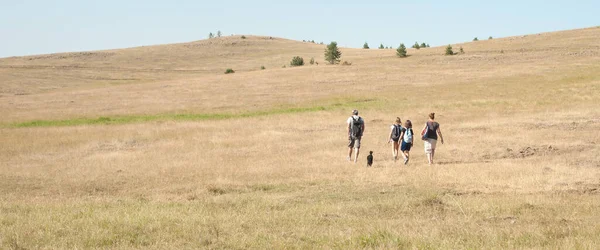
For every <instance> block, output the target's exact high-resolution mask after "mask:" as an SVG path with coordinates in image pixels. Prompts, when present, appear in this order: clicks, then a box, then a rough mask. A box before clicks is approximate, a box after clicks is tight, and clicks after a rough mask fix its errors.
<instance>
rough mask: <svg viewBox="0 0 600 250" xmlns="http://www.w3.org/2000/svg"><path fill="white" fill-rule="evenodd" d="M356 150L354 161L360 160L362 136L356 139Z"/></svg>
mask: <svg viewBox="0 0 600 250" xmlns="http://www.w3.org/2000/svg"><path fill="white" fill-rule="evenodd" d="M354 151H355V152H356V155H355V157H354V163H357V162H358V154H359V153H360V138H358V139H356V140H354Z"/></svg>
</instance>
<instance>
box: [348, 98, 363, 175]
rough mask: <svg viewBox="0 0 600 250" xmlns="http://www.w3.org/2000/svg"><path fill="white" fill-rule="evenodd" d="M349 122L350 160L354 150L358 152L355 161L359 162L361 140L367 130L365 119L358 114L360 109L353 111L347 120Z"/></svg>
mask: <svg viewBox="0 0 600 250" xmlns="http://www.w3.org/2000/svg"><path fill="white" fill-rule="evenodd" d="M346 123H348V128H347V131H348V161H352V152H353V151H354V152H356V154H355V156H354V163H357V162H358V154H359V152H360V140H361V139H362V136H363V133H364V132H365V120H364V119H363V118H362V117H360V116H358V110H356V109H355V110H353V111H352V116H350V117H349V118H348V120H346Z"/></svg>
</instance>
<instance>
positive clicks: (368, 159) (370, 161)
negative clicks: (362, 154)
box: [367, 151, 373, 167]
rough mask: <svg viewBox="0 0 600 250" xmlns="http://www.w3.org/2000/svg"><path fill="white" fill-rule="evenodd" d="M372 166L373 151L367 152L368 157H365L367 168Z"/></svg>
mask: <svg viewBox="0 0 600 250" xmlns="http://www.w3.org/2000/svg"><path fill="white" fill-rule="evenodd" d="M372 165H373V151H371V152H369V156H367V167H370V166H372Z"/></svg>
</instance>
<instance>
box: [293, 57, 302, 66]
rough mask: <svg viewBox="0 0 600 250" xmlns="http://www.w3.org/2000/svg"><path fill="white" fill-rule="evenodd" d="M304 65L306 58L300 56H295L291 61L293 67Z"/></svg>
mask: <svg viewBox="0 0 600 250" xmlns="http://www.w3.org/2000/svg"><path fill="white" fill-rule="evenodd" d="M302 65H304V58H302V57H299V56H295V57H294V58H292V61H291V62H290V66H292V67H296V66H302Z"/></svg>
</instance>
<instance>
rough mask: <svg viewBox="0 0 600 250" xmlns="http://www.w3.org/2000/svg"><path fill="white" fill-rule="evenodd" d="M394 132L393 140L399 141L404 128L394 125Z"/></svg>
mask: <svg viewBox="0 0 600 250" xmlns="http://www.w3.org/2000/svg"><path fill="white" fill-rule="evenodd" d="M393 126H394V130H393V131H392V139H393V140H394V141H397V140H398V139H400V134H401V133H402V126H400V125H397V124H394V125H393Z"/></svg>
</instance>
